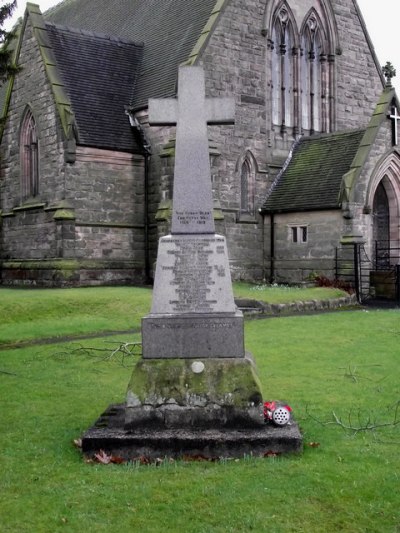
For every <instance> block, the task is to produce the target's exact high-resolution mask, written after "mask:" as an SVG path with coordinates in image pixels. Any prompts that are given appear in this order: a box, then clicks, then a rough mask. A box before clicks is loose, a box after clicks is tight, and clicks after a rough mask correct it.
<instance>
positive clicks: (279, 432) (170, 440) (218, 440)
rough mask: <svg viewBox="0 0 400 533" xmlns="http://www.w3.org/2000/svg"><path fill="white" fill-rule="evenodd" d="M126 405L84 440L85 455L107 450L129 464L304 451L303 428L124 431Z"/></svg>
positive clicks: (106, 414)
mask: <svg viewBox="0 0 400 533" xmlns="http://www.w3.org/2000/svg"><path fill="white" fill-rule="evenodd" d="M124 422H125V404H120V405H111V406H110V407H109V408H108V409H107V410H106V411H105V412H104V413H103V415H102V416H101V417H100V418H99V419H98V420H97V421H96V423H95V424H94V425H93V427H91V428H90V429H89V430H88V431H87V432H86V433H85V434H84V435H83V437H82V452H83V454H84V455H85V456H86V457H93V456H94V454H95V453H97V452H99V451H100V450H103V451H104V452H106V453H107V454H109V455H113V456H117V457H121V458H123V459H125V460H135V459H139V458H140V457H146V458H148V459H150V460H152V459H157V458H165V457H168V458H173V459H179V458H184V457H190V456H193V457H196V456H201V457H204V458H208V459H220V458H232V457H243V456H246V455H252V456H255V457H262V456H265V455H267V454H269V453H276V454H286V453H299V452H301V451H302V446H303V441H302V435H301V433H300V430H299V427H298V425H297V423H296V422H294V421H292V422H291V424H290V425H286V426H283V427H277V426H274V425H270V424H266V425H265V426H263V427H261V428H257V429H252V428H250V429H248V428H246V429H240V428H236V429H231V428H229V429H208V430H195V429H189V430H188V429H160V430H156V429H141V428H137V429H136V430H135V431H128V430H126V429H125V427H124Z"/></svg>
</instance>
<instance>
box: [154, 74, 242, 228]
mask: <svg viewBox="0 0 400 533" xmlns="http://www.w3.org/2000/svg"><path fill="white" fill-rule="evenodd" d="M234 113H235V102H234V99H233V98H206V97H205V80H204V71H203V69H202V68H201V67H180V68H179V76H178V98H177V99H176V98H166V99H150V100H149V123H150V125H152V126H168V125H169V126H172V125H175V124H176V147H175V170H174V186H173V209H172V225H171V234H207V233H208V234H209V233H215V226H214V218H213V199H212V186H211V169H210V157H209V146H208V134H207V124H233V123H234Z"/></svg>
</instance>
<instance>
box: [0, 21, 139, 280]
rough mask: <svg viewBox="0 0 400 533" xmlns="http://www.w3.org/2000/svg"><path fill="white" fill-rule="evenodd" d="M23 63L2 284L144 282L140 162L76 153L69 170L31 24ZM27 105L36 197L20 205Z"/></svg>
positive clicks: (10, 128) (14, 100)
mask: <svg viewBox="0 0 400 533" xmlns="http://www.w3.org/2000/svg"><path fill="white" fill-rule="evenodd" d="M20 64H21V67H22V70H21V72H20V73H19V74H18V75H17V76H16V78H15V82H14V88H13V92H12V96H11V101H10V108H9V115H8V119H7V122H6V124H5V129H4V135H3V141H2V145H1V148H2V153H1V180H0V202H1V204H0V211H1V220H2V223H1V224H0V228H1V229H0V231H1V241H0V259H1V261H2V263H1V282H2V283H3V284H19V283H23V284H31V285H47V286H49V285H50V286H55V285H60V286H65V285H79V284H98V283H140V282H144V281H145V276H144V264H145V254H146V246H145V242H144V234H145V231H144V228H145V208H144V203H145V202H144V198H145V193H144V158H143V157H142V156H134V155H132V154H126V153H119V152H112V151H106V150H96V149H94V148H85V147H77V149H76V154H74V156H75V162H69V163H66V162H65V153H64V148H65V143H64V137H63V131H62V128H61V125H60V122H59V118H58V111H57V109H56V106H55V103H54V98H53V94H52V90H51V87H50V85H49V83H48V80H47V74H46V72H45V70H44V66H43V62H42V59H41V56H40V51H39V48H38V46H37V43H36V40H35V39H34V38H33V35H32V30H31V28H30V26H29V22H28V26H27V29H26V32H25V37H24V40H23V43H22V48H21V54H20ZM38 87H39V88H40V90H38ZM27 103H29V105H30V108H31V110H32V113H33V115H34V117H35V120H36V124H37V130H38V135H39V147H38V153H39V195H38V196H36V197H34V198H30V199H28V200H27V201H22V200H21V193H20V172H21V170H20V149H19V130H20V124H21V120H22V117H23V115H24V111H25V109H26V105H27ZM127 120H128V118H127Z"/></svg>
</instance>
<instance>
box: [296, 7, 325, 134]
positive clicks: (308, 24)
mask: <svg viewBox="0 0 400 533" xmlns="http://www.w3.org/2000/svg"><path fill="white" fill-rule="evenodd" d="M324 48H325V47H324V38H323V30H322V28H321V23H320V21H319V20H318V17H317V15H316V13H315V12H311V13H310V14H309V15H308V17H307V19H306V21H305V24H304V25H303V29H302V35H301V80H302V84H301V110H302V113H301V115H302V128H303V130H308V131H309V132H310V133H313V132H316V131H318V132H326V131H327V129H328V128H327V110H326V103H327V91H328V88H327V86H326V80H327V75H326V61H327V56H326V51H325V49H324Z"/></svg>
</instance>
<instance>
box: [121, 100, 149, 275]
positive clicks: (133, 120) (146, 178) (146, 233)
mask: <svg viewBox="0 0 400 533" xmlns="http://www.w3.org/2000/svg"><path fill="white" fill-rule="evenodd" d="M126 114H127V115H128V117H129V122H130V125H131V127H132V128H133V129H135V130H136V131H137V133H138V136H139V138H140V141H141V144H142V149H143V157H144V184H143V186H144V210H143V227H144V273H145V278H146V283H147V284H151V283H152V282H153V280H152V278H151V275H150V238H149V169H150V158H151V145H150V142H149V141H148V140H147V138H146V135H145V133H144V131H143V128H142V126H141V124H140V122H139V121H138V119H137V118H136V117H135V116H134V115H133V112H132V111H130V110H129V109H127V110H126Z"/></svg>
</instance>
